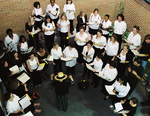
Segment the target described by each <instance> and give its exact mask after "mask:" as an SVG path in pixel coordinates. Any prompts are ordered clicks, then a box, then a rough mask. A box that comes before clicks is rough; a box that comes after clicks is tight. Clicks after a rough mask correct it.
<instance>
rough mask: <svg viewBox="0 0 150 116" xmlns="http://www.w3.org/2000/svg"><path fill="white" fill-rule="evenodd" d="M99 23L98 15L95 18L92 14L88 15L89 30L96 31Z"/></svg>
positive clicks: (99, 17)
mask: <svg viewBox="0 0 150 116" xmlns="http://www.w3.org/2000/svg"><path fill="white" fill-rule="evenodd" d="M100 21H101V16H100V15H99V14H97V15H96V16H94V14H93V13H92V14H91V15H90V18H89V23H90V25H89V26H90V28H91V29H98V28H99V24H100ZM96 22H97V23H96Z"/></svg>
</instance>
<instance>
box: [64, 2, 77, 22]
mask: <svg viewBox="0 0 150 116" xmlns="http://www.w3.org/2000/svg"><path fill="white" fill-rule="evenodd" d="M63 11H64V13H65V14H66V16H67V19H68V20H73V19H74V13H75V11H76V10H75V6H74V4H73V3H72V4H65V5H64V9H63ZM69 11H70V13H69Z"/></svg>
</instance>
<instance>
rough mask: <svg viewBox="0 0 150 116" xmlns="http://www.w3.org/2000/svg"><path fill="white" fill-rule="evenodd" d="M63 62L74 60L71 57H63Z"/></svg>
mask: <svg viewBox="0 0 150 116" xmlns="http://www.w3.org/2000/svg"><path fill="white" fill-rule="evenodd" d="M60 59H61V60H62V61H70V60H72V59H73V58H71V57H68V58H63V57H61V58H60Z"/></svg>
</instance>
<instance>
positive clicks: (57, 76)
mask: <svg viewBox="0 0 150 116" xmlns="http://www.w3.org/2000/svg"><path fill="white" fill-rule="evenodd" d="M66 78H67V75H66V74H64V73H63V72H59V73H58V74H57V75H56V76H55V80H57V81H63V80H65V79H66Z"/></svg>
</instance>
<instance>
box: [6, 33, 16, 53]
mask: <svg viewBox="0 0 150 116" xmlns="http://www.w3.org/2000/svg"><path fill="white" fill-rule="evenodd" d="M10 43H12V45H13V48H12V50H11V51H18V49H17V46H18V43H19V36H18V35H17V34H13V39H11V38H10V37H9V35H7V36H6V37H5V39H4V44H5V46H6V48H8V47H9V44H10Z"/></svg>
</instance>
